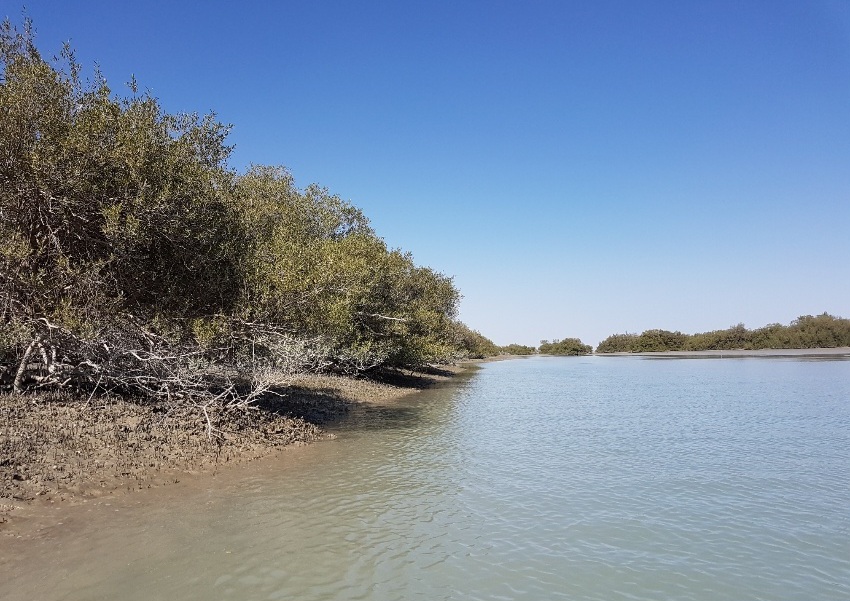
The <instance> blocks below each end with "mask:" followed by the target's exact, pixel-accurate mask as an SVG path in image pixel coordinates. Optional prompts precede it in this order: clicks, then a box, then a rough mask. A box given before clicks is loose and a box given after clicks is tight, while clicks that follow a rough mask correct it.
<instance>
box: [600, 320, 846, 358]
mask: <svg viewBox="0 0 850 601" xmlns="http://www.w3.org/2000/svg"><path fill="white" fill-rule="evenodd" d="M842 346H850V319H844V318H842V317H835V316H833V315H830V314H828V313H823V314H821V315H816V316H812V315H803V316H800V317H798V318H797V319H795V320H794V321H792V322H791V323H790V324H789V325H787V326H783V325H781V324H778V323H775V324H769V325H766V326H764V327H762V328H758V329H756V330H749V329H747V328H746V327H745V326H744V324H740V323H739V324H738V325H735V326H732V327H730V328H727V329H725V330H714V331H712V332H702V333H699V334H682V333H681V332H669V331H666V330H646V331H645V332H643V333H642V334H614V335H612V336H609V337H608V338H606V339H605V340H603V341H602V342H600V343H599V346H598V347H597V348H596V352H597V353H647V352H664V351H707V350H724V351H725V350H758V349H808V348H836V347H842Z"/></svg>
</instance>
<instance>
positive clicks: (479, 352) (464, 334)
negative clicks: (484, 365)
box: [455, 323, 500, 359]
mask: <svg viewBox="0 0 850 601" xmlns="http://www.w3.org/2000/svg"><path fill="white" fill-rule="evenodd" d="M455 328H456V336H457V340H458V346H459V347H460V349H461V350H462V351H463V353H464V357H463V358H469V359H485V358H487V357H495V356H496V355H498V354H500V350H499V347H498V346H496V344H495V343H494V342H493V341H492V340H490V339H489V338H487V337H486V336H484V335H482V334H481V333H480V332H478V331H477V330H471V329H470V328H468V327H467V326H466V325H464V324H462V323H457V324H456V326H455Z"/></svg>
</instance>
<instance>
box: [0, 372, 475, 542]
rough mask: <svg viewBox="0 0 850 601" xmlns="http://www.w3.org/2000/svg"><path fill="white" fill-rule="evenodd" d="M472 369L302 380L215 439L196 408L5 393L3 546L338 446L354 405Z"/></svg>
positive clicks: (0, 481)
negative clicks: (294, 451) (77, 511)
mask: <svg viewBox="0 0 850 601" xmlns="http://www.w3.org/2000/svg"><path fill="white" fill-rule="evenodd" d="M470 369H474V363H473V362H468V363H467V362H465V363H463V364H459V365H456V366H440V367H436V368H431V369H427V370H424V371H407V370H405V371H396V372H392V373H389V374H383V375H381V376H379V377H376V378H371V379H365V378H362V379H361V378H351V377H344V376H329V375H317V374H311V375H305V376H300V377H297V378H294V379H293V380H292V382H290V383H289V384H288V385H287V386H286V387H285V388H281V389H280V391H278V392H279V394H281V395H282V396H281V397H278V398H274V399H266V400H263V401H260V402H258V403H257V404H256V405H255V406H254V407H252V409H250V410H247V411H245V410H240V411H232V412H230V413H229V414H226V415H225V413H226V412H222V414H221V415H217V416H215V417H216V418H218V421H217V422H216V427H217V428H220V431H221V436H220V437H218V438H215V439H213V440H210V439H209V438H208V436H207V432H206V428H205V422H204V420H203V416H202V415H201V414H199V413H198V411H197V409H195V410H194V411H193V410H192V408H178V409H176V410H172V411H165V409H164V408H162V407H157V406H155V405H145V404H136V403H133V402H132V401H129V400H126V399H119V398H94V399H87V398H86V397H85V396H83V397H79V398H75V397H73V396H71V395H59V394H51V393H48V394H43V395H13V394H7V395H0V539H2V538H7V537H12V538H26V539H29V538H39V537H41V536H44V535H45V532H46V531H47V530H49V529H50V527H51V526H53V525H55V524H57V523H61V521H62V514H63V510H66V508H71V507H74V506H78V505H82V504H86V503H89V502H95V503H104V504H109V502H111V501H117V500H118V498H120V497H125V496H127V495H130V494H133V493H135V492H138V491H142V490H148V489H162V488H164V487H168V488H169V489H173V488H174V487H175V486H179V484H180V482H181V481H189V480H205V479H209V478H213V477H215V475H216V474H219V473H222V472H223V471H225V470H229V469H232V468H234V467H236V466H240V465H242V466H244V465H245V464H246V463H248V462H251V461H255V460H260V459H265V458H268V457H272V456H275V455H277V454H278V453H280V452H283V451H286V450H288V449H291V448H293V447H299V446H304V445H307V444H309V443H311V442H315V441H320V440H327V439H333V438H334V437H335V435H334V434H333V433H329V432H328V431H327V428H328V427H329V426H332V425H333V424H334V423H335V422H338V421H339V420H340V419H343V418H344V416H345V415H346V414H347V413H348V411H349V410H350V409H351V408H352V407H353V406H355V405H357V404H362V403H367V404H383V403H393V402H395V401H397V400H399V399H401V398H404V397H407V396H409V395H413V394H416V393H417V392H419V391H421V390H425V389H427V388H432V387H434V386H437V385H439V384H440V383H442V382H446V381H449V380H451V379H452V378H453V377H454V376H455V375H457V374H460V373H462V372H465V371H468V370H470ZM65 512H67V510H66V511H65Z"/></svg>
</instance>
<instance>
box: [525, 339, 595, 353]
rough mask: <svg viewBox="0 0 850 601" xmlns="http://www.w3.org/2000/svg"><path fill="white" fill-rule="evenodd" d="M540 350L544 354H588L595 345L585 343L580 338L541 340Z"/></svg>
mask: <svg viewBox="0 0 850 601" xmlns="http://www.w3.org/2000/svg"><path fill="white" fill-rule="evenodd" d="M537 349H538V351H539V352H540V353H541V354H543V355H572V356H575V355H588V354H590V353H592V352H593V347H592V346H590V345H589V344H584V343H583V342H582V341H581V340H579V339H578V338H564V339H563V340H557V339H555V340H553V341H552V342H549V341H548V340H541V341H540V346H539V347H537Z"/></svg>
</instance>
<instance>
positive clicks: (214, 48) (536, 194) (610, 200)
mask: <svg viewBox="0 0 850 601" xmlns="http://www.w3.org/2000/svg"><path fill="white" fill-rule="evenodd" d="M25 4H26V14H28V15H29V17H31V18H32V19H33V21H34V24H35V28H36V31H37V45H38V47H39V48H40V50H41V51H42V53H43V54H45V55H51V54H58V52H59V50H60V49H61V45H62V43H63V42H65V41H70V43H71V45H72V46H73V47H74V48H75V50H76V54H77V58H78V60H79V61H80V62H81V63H82V64H83V66H85V67H86V68H88V69H89V70H90V71H91V69H92V68H93V66H94V65H95V64H98V65H99V66H100V69H101V71H102V72H103V74H104V75H105V76H106V78H107V79H108V80H109V82H110V84H111V86H112V88H113V90H115V91H116V92H117V93H120V94H128V93H129V91H128V90H127V88H126V87H125V86H124V83H125V82H127V81H129V80H130V78H131V76H135V78H136V81H137V82H138V84H139V87H140V89H142V90H148V91H149V92H150V93H151V94H152V95H153V96H155V97H157V98H158V99H159V100H160V101H161V103H162V105H163V107H164V108H165V110H167V111H168V112H191V111H197V112H200V113H207V112H210V111H212V112H215V113H216V114H217V115H218V118H219V119H220V120H221V121H222V122H225V123H231V124H233V129H232V132H231V135H230V138H229V142H230V143H231V144H234V145H235V149H234V152H233V155H232V158H231V165H232V166H233V167H234V168H235V169H237V170H239V171H244V169H245V168H246V167H247V166H249V165H250V164H252V163H256V164H265V165H284V166H286V167H287V168H288V169H289V170H290V171H291V173H292V174H293V176H294V177H295V180H296V182H297V183H298V185H299V186H301V187H306V186H307V185H308V184H310V183H313V182H317V183H319V184H321V185H323V186H325V187H327V188H328V189H329V190H330V191H331V192H332V193H334V194H337V195H339V196H340V197H342V198H344V199H346V200H348V201H350V202H351V203H353V204H354V205H356V206H358V207H360V208H361V209H362V210H363V211H364V212H365V213H366V215H367V216H368V217H369V218H370V219H371V222H372V225H373V227H374V228H375V230H376V232H377V233H378V235H380V236H381V237H382V238H384V240H385V241H386V242H387V244H388V245H389V246H391V247H394V248H395V247H398V248H402V249H404V250H406V251H410V252H411V253H412V254H413V257H414V259H415V261H416V262H417V263H418V264H420V265H427V266H429V267H432V268H434V269H436V270H437V271H440V272H442V273H445V274H447V275H450V276H453V277H454V281H455V283H456V285H457V286H458V288H459V289H460V290H461V292H462V294H463V300H462V302H461V308H460V317H461V319H462V320H463V321H464V322H465V323H467V324H468V325H469V326H470V327H472V328H474V329H477V330H479V331H480V332H482V333H483V334H485V335H486V336H488V337H490V338H492V339H493V340H494V341H495V342H496V343H498V344H508V343H512V342H517V343H522V344H530V345H537V344H538V343H539V342H540V340H542V339H547V340H552V339H561V338H567V337H578V338H581V339H582V340H583V341H584V342H585V343H588V344H593V345H596V344H597V343H598V342H599V341H601V340H602V339H604V338H605V337H607V336H608V335H610V334H614V333H622V332H641V331H643V330H646V329H651V328H663V329H668V330H680V331H682V332H686V333H694V332H704V331H710V330H715V329H721V328H726V327H729V326H731V325H735V324H738V323H744V324H745V325H746V326H748V327H751V328H756V327H760V326H763V325H766V324H768V323H776V322H778V323H784V324H787V323H789V322H790V321H791V320H793V319H795V318H797V317H798V316H800V315H806V314H817V313H822V312H824V311H826V312H829V313H832V314H833V315H840V316H843V317H850V1H848V0H809V1H807V2H800V1H799V0H749V1H746V2H741V1H740V0H734V1H728V2H727V1H724V0H713V1H711V2H698V1H689V0H645V1H641V2H634V1H631V0H624V1H613V0H594V1H592V2H591V1H584V2H572V1H568V0H561V1H552V2H547V1H538V0H528V1H524V2H516V1H514V2H504V1H499V0H488V1H476V2H472V1H463V0H453V1H448V2H444V1H441V0H430V1H427V2H420V1H418V0H405V1H383V2H369V1H366V0H364V1H360V2H351V1H341V0H340V1H333V2H331V1H323V0H313V1H310V2H286V1H282V2H251V1H243V2H238V3H237V2H232V1H228V2H218V1H212V0H209V1H205V2H179V1H175V0H171V1H169V2H159V1H146V2H133V3H130V2H127V3H124V2H115V1H114V0H112V1H103V2H98V1H86V0H77V1H75V2H67V1H43V0H42V1H40V0H28V1H27V2H26V3H25ZM22 14H23V3H21V4H16V3H15V0H3V1H2V3H0V16H9V17H10V18H11V19H12V20H13V21H14V22H17V23H20V22H21V20H22V17H21V15H22Z"/></svg>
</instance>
